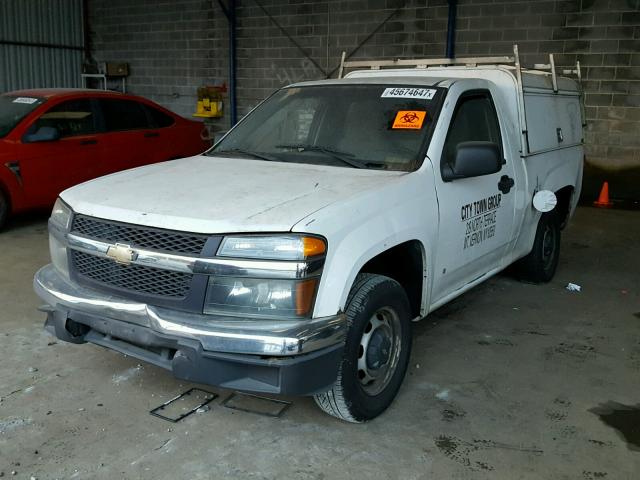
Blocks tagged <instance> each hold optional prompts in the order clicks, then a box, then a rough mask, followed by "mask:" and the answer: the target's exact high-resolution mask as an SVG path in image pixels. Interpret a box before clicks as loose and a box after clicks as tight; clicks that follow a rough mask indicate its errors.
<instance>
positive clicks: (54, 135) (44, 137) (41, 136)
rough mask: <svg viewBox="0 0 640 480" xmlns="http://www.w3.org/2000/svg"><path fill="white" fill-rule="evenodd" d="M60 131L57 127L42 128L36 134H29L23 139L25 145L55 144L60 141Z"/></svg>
mask: <svg viewBox="0 0 640 480" xmlns="http://www.w3.org/2000/svg"><path fill="white" fill-rule="evenodd" d="M60 136H61V135H60V130H58V129H57V128H56V127H40V128H39V129H38V130H36V131H35V132H34V133H27V134H26V135H24V136H23V137H22V141H23V142H24V143H36V142H55V141H56V140H60Z"/></svg>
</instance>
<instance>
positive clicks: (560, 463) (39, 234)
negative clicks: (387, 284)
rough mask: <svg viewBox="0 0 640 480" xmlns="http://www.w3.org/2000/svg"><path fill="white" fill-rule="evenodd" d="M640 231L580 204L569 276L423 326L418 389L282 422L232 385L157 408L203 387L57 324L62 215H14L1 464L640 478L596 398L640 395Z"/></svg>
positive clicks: (506, 288)
mask: <svg viewBox="0 0 640 480" xmlns="http://www.w3.org/2000/svg"><path fill="white" fill-rule="evenodd" d="M638 238H640V214H639V213H638V212H629V211H602V210H595V209H590V208H582V209H580V210H579V211H578V213H577V215H576V217H575V218H574V220H573V222H572V225H571V228H569V230H568V231H567V232H566V234H565V235H564V237H563V245H562V247H563V251H562V254H561V265H560V268H559V271H558V273H557V276H556V278H555V280H554V281H553V282H551V283H550V284H548V285H540V286H538V285H528V284H523V283H519V282H517V281H515V280H514V279H512V278H511V277H509V276H508V275H501V276H498V277H496V278H494V279H492V280H490V281H488V282H486V283H485V284H484V285H481V286H479V287H477V288H476V289H474V290H473V291H471V292H469V293H467V294H466V295H464V296H463V297H461V298H459V299H457V300H456V301H454V302H452V303H451V304H449V305H447V306H445V307H443V308H442V309H441V310H439V311H437V312H435V313H434V314H432V315H431V316H430V317H429V318H428V319H427V320H425V321H423V322H421V323H419V324H417V325H416V326H415V345H414V350H413V357H412V360H411V368H410V371H409V374H408V376H407V378H406V380H405V383H404V386H403V388H402V389H401V391H400V394H399V396H398V398H397V399H396V401H395V403H394V404H393V405H392V407H391V408H390V409H389V410H388V411H387V412H386V413H385V414H384V415H383V416H381V417H380V418H378V419H377V420H375V421H373V422H371V423H369V424H365V425H351V424H346V423H342V422H340V421H338V420H335V419H333V418H331V417H328V416H326V415H324V414H322V413H321V412H320V411H319V410H318V409H316V408H315V405H314V403H313V401H312V400H311V399H308V398H298V399H293V402H294V403H293V406H292V407H291V408H290V409H289V410H288V411H287V412H286V413H285V414H284V416H283V417H282V418H280V419H274V418H267V417H262V416H258V415H255V414H250V413H243V412H238V411H234V410H230V409H227V408H224V407H223V406H221V405H220V403H221V400H223V399H224V398H225V397H226V396H227V395H228V393H229V392H225V391H222V390H221V389H216V388H211V390H212V391H214V392H218V393H220V395H221V396H220V398H218V399H217V400H215V401H214V402H213V403H212V408H211V410H210V411H208V412H206V413H200V414H194V415H192V416H191V417H189V418H187V419H185V420H183V421H182V422H180V423H177V424H170V423H168V422H165V421H163V420H160V419H157V418H155V417H152V416H150V415H149V414H148V411H149V410H150V409H151V408H153V407H155V406H157V405H159V404H160V403H162V402H163V401H165V400H167V399H169V398H171V397H172V396H174V395H176V394H178V393H180V392H182V391H184V390H186V388H187V387H189V385H188V384H184V383H181V382H180V381H177V380H175V379H173V378H172V377H171V376H170V374H169V373H167V372H165V371H163V370H161V369H159V368H156V367H153V366H149V365H139V364H138V362H137V361H136V360H135V359H132V358H126V357H124V356H123V355H120V354H118V353H115V352H111V351H107V350H104V349H102V348H100V347H96V346H92V345H70V344H65V343H62V342H55V341H54V339H53V338H52V337H49V336H48V335H47V334H45V333H44V331H43V330H42V322H43V320H44V316H43V314H41V313H39V312H37V311H36V307H37V306H38V300H37V299H36V297H35V295H34V294H33V293H32V289H31V279H32V276H33V273H34V272H35V270H36V269H37V268H38V267H39V266H41V265H43V264H45V263H46V262H47V261H48V252H47V239H46V222H45V220H44V219H43V218H42V217H40V218H30V219H22V220H18V221H15V222H13V224H12V225H11V226H10V227H9V229H8V231H6V232H4V233H2V234H0V252H1V254H0V255H1V256H0V306H1V310H0V349H1V350H0V351H1V352H2V354H1V355H0V359H1V366H0V397H2V401H1V402H0V472H3V473H4V476H5V477H10V476H11V472H12V471H15V472H17V473H16V476H15V478H30V477H31V476H33V477H36V478H38V479H48V478H73V477H76V478H150V479H151V478H153V479H158V478H190V479H200V478H202V479H205V478H223V477H229V478H295V479H333V478H352V479H359V478H368V479H387V478H402V479H412V478H425V479H427V478H429V479H431V478H436V479H444V478H447V479H461V478H465V479H468V478H474V479H475V478H480V479H482V478H487V479H489V478H490V479H510V480H511V479H516V478H518V479H529V478H541V479H601V478H607V479H637V478H638V477H639V476H640V452H638V451H633V450H632V448H633V447H632V446H630V445H628V444H627V443H626V442H625V440H624V438H623V437H622V436H621V435H619V434H618V432H617V431H616V430H614V429H612V428H610V427H608V426H607V425H605V424H604V423H602V422H601V421H600V419H599V417H598V416H596V415H595V414H594V413H591V412H590V411H589V410H590V409H592V408H594V407H597V406H598V405H599V404H602V403H605V402H608V401H615V402H619V403H622V404H626V405H635V404H638V403H640V381H639V380H640V378H639V375H640V313H639V312H640V274H639V273H638V272H640V242H639V241H638ZM567 282H574V283H577V284H580V285H582V288H583V290H582V292H580V293H572V292H568V291H567V290H565V288H564V286H565V285H566V284H567ZM34 369H37V370H34ZM0 476H2V475H1V474H0Z"/></svg>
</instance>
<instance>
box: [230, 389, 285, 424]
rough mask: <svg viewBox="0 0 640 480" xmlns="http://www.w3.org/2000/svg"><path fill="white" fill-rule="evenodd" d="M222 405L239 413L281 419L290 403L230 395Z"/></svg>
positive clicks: (266, 398) (241, 394)
mask: <svg viewBox="0 0 640 480" xmlns="http://www.w3.org/2000/svg"><path fill="white" fill-rule="evenodd" d="M222 405H223V406H225V407H227V408H231V409H233V410H240V411H241V412H249V413H256V414H258V415H264V416H266V417H276V418H277V417H281V416H282V414H283V413H284V412H285V410H286V409H287V408H289V407H290V406H291V402H285V401H284V400H276V399H274V398H268V397H261V396H259V395H252V394H250V393H240V392H235V393H232V394H231V395H230V396H229V397H227V398H226V399H225V401H224V402H222Z"/></svg>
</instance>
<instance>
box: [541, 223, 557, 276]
mask: <svg viewBox="0 0 640 480" xmlns="http://www.w3.org/2000/svg"><path fill="white" fill-rule="evenodd" d="M555 237H556V232H555V230H554V229H553V227H552V226H551V225H547V226H546V228H545V229H544V235H543V236H542V261H543V263H544V266H545V269H548V268H549V267H550V266H551V264H552V262H553V256H554V254H555V251H556V238H555Z"/></svg>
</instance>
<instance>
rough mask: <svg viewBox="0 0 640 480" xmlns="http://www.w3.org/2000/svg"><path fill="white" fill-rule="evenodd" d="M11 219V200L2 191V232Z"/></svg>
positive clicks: (0, 216)
mask: <svg viewBox="0 0 640 480" xmlns="http://www.w3.org/2000/svg"><path fill="white" fill-rule="evenodd" d="M7 218H9V200H8V199H7V197H6V195H5V194H4V193H3V192H2V189H0V231H2V229H3V228H4V226H5V224H6V223H7Z"/></svg>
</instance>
